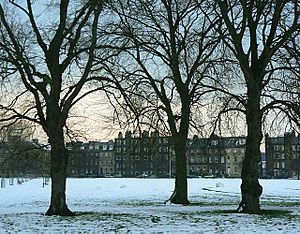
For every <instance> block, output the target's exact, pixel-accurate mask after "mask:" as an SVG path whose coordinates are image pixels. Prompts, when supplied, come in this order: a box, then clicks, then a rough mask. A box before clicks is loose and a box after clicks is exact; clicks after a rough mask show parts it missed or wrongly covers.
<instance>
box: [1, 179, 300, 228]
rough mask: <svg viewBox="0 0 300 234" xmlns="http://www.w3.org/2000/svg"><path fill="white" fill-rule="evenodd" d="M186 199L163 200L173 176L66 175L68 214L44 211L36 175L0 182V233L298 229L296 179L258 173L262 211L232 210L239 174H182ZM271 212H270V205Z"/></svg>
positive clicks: (43, 190)
mask: <svg viewBox="0 0 300 234" xmlns="http://www.w3.org/2000/svg"><path fill="white" fill-rule="evenodd" d="M188 182H189V200H190V201H191V202H192V205H190V206H181V205H174V204H169V203H167V204H164V201H166V200H167V199H168V198H169V196H170V195H171V193H172V190H173V188H174V180H173V179H135V178H99V179H68V180H67V200H68V206H69V208H70V209H71V210H72V211H75V212H76V213H77V216H75V217H58V216H52V217H48V216H44V215H43V214H44V212H45V211H46V210H47V208H48V205H49V199H50V187H51V185H47V186H45V187H43V186H42V185H43V182H42V179H33V180H30V181H27V182H25V183H23V184H22V185H17V184H16V183H15V185H13V186H10V185H8V180H7V182H6V187H5V188H0V233H253V232H256V233H300V222H299V218H300V193H299V190H300V183H299V182H300V181H297V180H261V181H260V183H261V184H262V186H263V187H264V193H263V195H262V198H261V204H262V209H263V210H268V211H269V212H266V213H265V214H262V215H247V214H241V213H234V212H233V211H234V210H235V209H236V208H237V206H238V204H239V201H240V190H239V186H240V183H241V180H240V179H189V181H188ZM270 210H271V211H273V212H271V211H270Z"/></svg>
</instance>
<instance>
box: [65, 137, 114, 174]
mask: <svg viewBox="0 0 300 234" xmlns="http://www.w3.org/2000/svg"><path fill="white" fill-rule="evenodd" d="M66 147H67V149H68V153H69V164H68V170H67V171H68V176H71V177H102V176H113V175H114V174H115V152H114V143H113V142H112V141H108V142H100V141H89V142H88V143H83V142H69V143H67V144H66Z"/></svg>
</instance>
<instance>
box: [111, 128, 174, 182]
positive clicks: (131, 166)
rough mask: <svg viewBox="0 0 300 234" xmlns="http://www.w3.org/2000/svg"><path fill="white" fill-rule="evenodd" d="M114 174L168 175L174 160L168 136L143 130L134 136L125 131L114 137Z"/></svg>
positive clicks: (122, 175) (124, 175) (170, 140)
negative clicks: (138, 135) (137, 135)
mask: <svg viewBox="0 0 300 234" xmlns="http://www.w3.org/2000/svg"><path fill="white" fill-rule="evenodd" d="M115 151H116V168H115V171H116V175H117V176H120V177H135V176H141V177H143V176H152V177H169V176H171V174H172V171H173V170H172V165H174V166H175V164H174V162H173V164H172V161H173V160H174V146H173V141H172V138H171V137H169V136H166V137H163V136H159V134H158V132H151V133H150V134H149V132H147V131H144V132H143V133H142V136H140V137H136V136H133V135H132V134H131V132H129V131H127V132H126V133H125V136H124V137H123V135H122V133H121V132H120V133H119V135H118V138H116V139H115Z"/></svg>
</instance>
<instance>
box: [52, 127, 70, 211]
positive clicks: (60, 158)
mask: <svg viewBox="0 0 300 234" xmlns="http://www.w3.org/2000/svg"><path fill="white" fill-rule="evenodd" d="M49 140H50V145H51V181H52V184H51V204H50V207H49V209H48V211H47V212H46V215H61V216H72V215H74V213H73V212H71V211H70V210H69V208H68V207H67V203H66V193H65V192H66V178H67V162H68V154H67V151H66V148H65V145H64V137H63V131H62V130H61V131H56V133H55V134H52V136H51V137H49Z"/></svg>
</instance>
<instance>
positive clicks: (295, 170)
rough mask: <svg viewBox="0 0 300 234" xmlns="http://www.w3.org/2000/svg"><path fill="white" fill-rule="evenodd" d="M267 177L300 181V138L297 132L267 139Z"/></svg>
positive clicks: (267, 137)
mask: <svg viewBox="0 0 300 234" xmlns="http://www.w3.org/2000/svg"><path fill="white" fill-rule="evenodd" d="M265 142H266V143H265V144H266V175H267V176H268V177H270V178H295V179H300V137H299V135H298V136H296V134H295V132H289V133H285V134H284V136H281V137H269V136H268V135H266V137H265Z"/></svg>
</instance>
